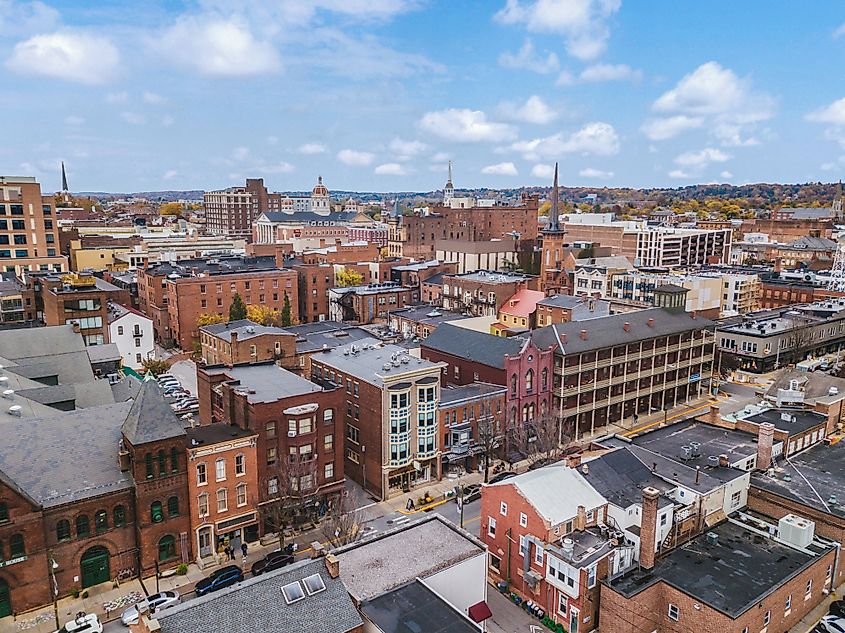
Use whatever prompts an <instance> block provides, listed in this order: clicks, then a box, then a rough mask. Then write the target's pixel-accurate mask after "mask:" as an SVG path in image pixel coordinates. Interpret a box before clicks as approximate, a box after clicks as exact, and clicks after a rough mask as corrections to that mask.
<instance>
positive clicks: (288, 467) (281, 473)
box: [258, 453, 320, 549]
mask: <svg viewBox="0 0 845 633" xmlns="http://www.w3.org/2000/svg"><path fill="white" fill-rule="evenodd" d="M306 457H310V458H306ZM318 462H319V460H318V459H317V456H316V455H314V454H313V453H311V454H310V455H309V456H302V455H298V454H297V455H293V454H292V455H277V456H276V461H275V462H274V463H273V464H270V465H268V467H267V475H266V477H265V479H264V480H263V481H262V482H261V494H262V496H264V495H265V494H266V497H265V498H266V501H264V502H263V503H261V504H259V506H258V511H259V514H260V515H261V518H262V520H263V521H264V525H265V526H266V528H267V529H268V530H269V531H271V532H275V533H276V534H277V535H278V538H279V549H282V548H284V546H285V530H286V529H287V528H289V527H294V526H296V525H302V524H304V523H306V522H307V521H309V520H311V521H313V520H316V519H317V518H318V517H317V515H318V513H319V503H318V497H319V495H318V491H319V489H320V488H319V486H318V485H317V475H318V468H317V465H318Z"/></svg>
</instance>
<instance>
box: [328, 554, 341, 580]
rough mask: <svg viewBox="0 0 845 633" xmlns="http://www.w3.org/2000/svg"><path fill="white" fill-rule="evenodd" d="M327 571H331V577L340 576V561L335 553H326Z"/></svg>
mask: <svg viewBox="0 0 845 633" xmlns="http://www.w3.org/2000/svg"><path fill="white" fill-rule="evenodd" d="M326 571H328V572H329V576H330V577H331V578H338V577H339V576H340V561H339V560H338V559H337V556H335V555H334V554H326Z"/></svg>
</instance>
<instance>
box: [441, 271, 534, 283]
mask: <svg viewBox="0 0 845 633" xmlns="http://www.w3.org/2000/svg"><path fill="white" fill-rule="evenodd" d="M446 277H447V278H449V279H460V280H462V281H480V282H482V283H485V284H510V283H513V282H515V281H527V280H529V279H534V276H533V275H525V274H523V273H500V272H495V271H490V270H476V271H475V272H471V273H461V274H453V275H446Z"/></svg>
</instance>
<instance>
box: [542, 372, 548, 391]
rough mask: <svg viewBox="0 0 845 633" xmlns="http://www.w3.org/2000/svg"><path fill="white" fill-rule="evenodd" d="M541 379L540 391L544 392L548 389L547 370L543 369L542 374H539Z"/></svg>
mask: <svg viewBox="0 0 845 633" xmlns="http://www.w3.org/2000/svg"><path fill="white" fill-rule="evenodd" d="M541 376H542V378H541V379H540V382H541V385H542V386H541V389H542V390H543V391H545V390H546V389H548V388H549V370H548V369H545V368H543V373H542V374H541Z"/></svg>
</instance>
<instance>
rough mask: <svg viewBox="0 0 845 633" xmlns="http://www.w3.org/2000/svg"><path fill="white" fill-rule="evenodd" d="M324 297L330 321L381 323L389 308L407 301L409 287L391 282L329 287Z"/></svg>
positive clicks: (408, 300) (396, 306) (385, 318)
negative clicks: (326, 296) (327, 301)
mask: <svg viewBox="0 0 845 633" xmlns="http://www.w3.org/2000/svg"><path fill="white" fill-rule="evenodd" d="M328 300H329V318H330V319H331V320H332V321H356V322H357V323H360V324H362V325H363V324H368V323H385V322H387V319H388V312H389V311H390V310H395V309H398V308H404V307H405V306H407V305H409V304H410V303H411V289H410V288H405V287H404V286H399V285H397V284H394V283H391V282H388V283H375V284H369V285H366V286H348V287H345V288H331V289H330V290H329V297H328Z"/></svg>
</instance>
